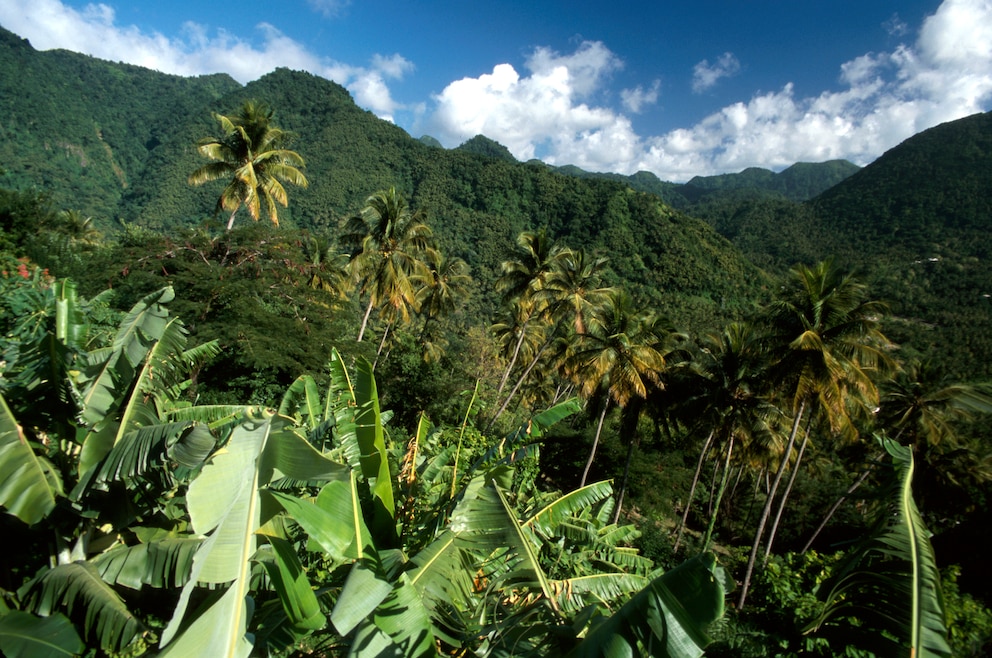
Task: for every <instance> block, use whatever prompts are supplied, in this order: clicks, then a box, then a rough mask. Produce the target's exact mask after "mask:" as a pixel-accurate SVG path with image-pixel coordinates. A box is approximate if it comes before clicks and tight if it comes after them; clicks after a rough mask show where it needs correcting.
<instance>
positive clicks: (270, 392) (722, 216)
mask: <svg viewBox="0 0 992 658" xmlns="http://www.w3.org/2000/svg"><path fill="white" fill-rule="evenodd" d="M0 72H2V73H3V75H2V77H0V108H2V109H3V113H2V114H0V153H2V154H3V157H4V160H3V161H0V265H2V267H0V270H2V271H0V293H2V294H0V473H2V474H5V475H4V478H3V482H2V485H0V530H2V531H3V533H4V536H5V537H7V538H8V539H9V541H8V543H9V545H10V546H11V550H9V551H7V552H6V553H5V554H4V557H3V559H2V560H0V593H2V594H3V596H4V605H3V606H0V608H2V609H0V654H4V655H28V653H29V652H30V651H31V649H34V648H37V647H35V646H29V645H40V644H43V643H44V641H48V640H49V639H50V638H49V636H48V635H45V636H44V638H43V641H36V640H37V638H36V637H35V635H36V633H35V631H36V630H37V631H38V633H41V631H42V630H44V631H45V632H46V633H52V634H54V633H56V632H57V635H58V637H56V638H54V639H53V640H52V642H53V645H52V646H48V647H44V650H46V651H48V652H49V653H52V652H55V653H58V655H87V656H88V655H94V656H95V655H113V656H124V655H129V656H141V655H159V654H161V655H182V656H186V655H199V653H204V652H205V653H209V654H210V655H211V656H213V655H216V654H217V653H218V652H219V651H220V652H223V651H222V650H221V649H219V648H217V649H215V648H214V645H215V644H216V645H219V644H220V642H221V640H219V639H218V638H223V642H224V643H225V645H226V646H227V647H228V648H229V649H230V650H233V651H234V652H236V653H238V655H244V656H247V655H249V653H250V654H251V655H255V654H258V655H262V654H265V655H273V656H297V655H322V656H343V655H345V654H347V655H363V656H364V655H373V654H374V655H382V656H385V655H390V656H408V655H415V656H425V657H427V656H435V655H440V654H444V655H469V654H471V655H479V656H509V655H514V656H525V655H533V656H541V657H542V658H543V657H545V656H562V658H564V657H565V656H576V655H581V656H587V655H588V656H600V655H606V654H608V653H610V652H611V651H613V652H620V653H621V654H623V655H629V656H634V655H648V654H650V653H652V652H663V653H665V655H673V656H692V657H693V658H698V656H700V655H702V652H703V651H704V650H705V652H706V655H709V656H717V657H719V656H735V657H736V656H754V657H755V658H757V657H766V656H772V655H774V656H798V655H803V656H807V655H809V656H824V657H825V656H839V655H848V656H855V655H856V656H865V657H866V658H869V657H871V656H874V655H879V656H883V655H895V654H897V653H898V654H900V655H910V654H911V653H912V652H913V651H916V649H917V639H918V635H919V633H917V632H916V631H917V630H918V628H915V627H918V626H920V625H922V624H927V627H926V629H925V630H926V631H927V632H926V641H927V642H929V643H930V646H931V647H936V649H934V650H933V651H929V649H928V650H927V651H929V653H928V652H927V651H922V650H921V651H920V652H919V654H918V655H924V653H926V654H927V655H939V656H947V655H954V656H976V657H977V656H982V655H989V648H990V646H992V610H989V609H987V608H986V607H984V605H987V604H989V603H992V600H990V598H989V597H990V594H989V593H990V592H992V585H990V583H992V574H990V573H989V570H988V567H987V565H985V564H984V562H983V561H982V556H981V554H980V552H976V551H974V550H973V546H974V545H976V542H980V539H981V538H984V535H985V534H987V527H988V522H989V519H988V516H989V514H988V512H987V509H988V501H989V500H990V496H992V467H990V465H992V450H990V448H989V444H988V441H987V439H986V437H987V436H988V431H987V426H988V424H989V420H988V419H989V418H990V417H992V384H983V383H981V381H980V380H985V379H988V378H990V377H992V366H990V363H992V331H990V327H992V310H990V308H992V305H990V300H992V297H990V295H992V271H990V268H989V261H988V258H989V256H990V254H989V253H988V252H989V249H990V248H989V247H988V241H987V239H986V235H987V233H988V230H989V228H992V227H990V226H989V222H990V217H989V211H990V209H992V208H990V206H992V189H990V186H989V181H990V180H992V177H990V174H992V164H990V163H992V122H990V116H992V115H979V116H976V117H971V118H969V119H965V120H962V121H958V122H953V123H950V124H946V125H944V126H940V127H938V128H935V129H933V130H931V131H927V132H926V133H923V134H921V135H919V136H917V137H915V138H913V139H910V140H908V141H907V142H905V143H904V144H902V145H900V146H899V147H898V148H895V149H893V150H892V151H890V152H889V153H887V154H885V155H884V156H883V157H882V158H880V159H879V160H878V161H877V162H875V163H873V164H872V165H871V166H869V167H866V168H865V169H863V170H857V168H856V167H854V166H853V165H851V164H850V163H846V162H843V161H834V162H828V163H820V164H797V165H795V166H793V167H791V168H789V169H787V170H785V171H783V172H781V173H773V172H771V171H768V170H762V169H750V170H746V171H744V172H741V173H738V174H731V175H725V176H715V177H705V178H697V179H694V181H692V182H691V183H689V184H686V185H678V184H674V183H668V182H664V181H660V180H659V179H658V178H657V177H656V176H654V175H653V174H650V173H647V172H640V173H637V174H635V175H633V176H623V175H619V174H601V173H590V172H585V171H582V170H580V169H578V168H575V167H560V168H558V167H552V166H549V165H546V164H544V163H541V162H538V161H530V162H519V161H517V160H516V159H515V158H514V157H513V156H512V154H511V153H510V152H509V151H508V150H507V149H506V148H505V147H503V146H502V145H500V144H498V143H497V142H495V141H493V140H491V139H490V138H487V137H485V136H482V135H479V136H476V137H474V138H472V139H470V140H468V141H467V142H466V143H465V144H463V145H461V146H460V147H458V148H454V149H445V148H443V147H442V146H441V145H440V144H439V143H438V142H437V141H436V140H433V139H430V138H429V137H423V138H420V139H414V138H413V137H411V136H410V135H409V134H407V133H406V132H405V131H403V130H402V129H400V128H399V127H397V126H395V125H393V124H392V123H389V122H387V121H383V120H380V119H378V118H377V117H375V116H374V115H373V114H371V113H370V112H367V111H364V110H362V109H361V108H359V107H358V106H357V105H356V104H355V103H354V101H353V99H352V98H351V96H350V95H349V93H348V92H347V90H346V89H344V88H343V87H341V86H340V85H338V84H335V83H333V82H330V81H328V80H325V79H323V78H320V77H317V76H314V75H311V74H308V73H303V72H295V71H290V70H287V69H278V70H276V71H274V72H272V73H270V74H268V75H265V76H264V77H262V78H260V79H259V80H256V81H254V82H251V83H250V84H247V85H243V86H242V85H240V84H238V83H236V82H235V81H233V80H232V79H231V78H229V77H227V76H222V75H219V76H207V77H203V78H196V79H184V78H180V77H176V76H168V75H162V74H158V73H154V72H152V71H147V70H144V69H141V68H138V67H132V66H126V65H121V64H114V63H110V62H103V61H99V60H95V59H92V58H89V57H85V56H81V55H74V54H71V53H67V52H58V51H56V52H46V53H39V52H36V51H35V50H34V49H33V48H31V46H30V44H28V43H27V42H25V41H23V40H21V39H19V38H17V37H15V36H14V35H11V34H10V33H8V32H3V31H2V30H0ZM249 101H254V102H249ZM269 109H271V110H272V112H273V113H274V114H270V113H269ZM218 119H220V120H218ZM283 130H285V131H288V138H286V139H285V140H284V139H283V137H284V135H283ZM204 139H206V141H203V140H204ZM259 145H261V146H259ZM205 156H208V157H211V158H213V160H208V157H205ZM301 159H302V161H303V162H304V163H305V164H302V163H301V162H300V160H301ZM208 163H209V164H208ZM213 167H216V168H213ZM297 167H299V168H300V169H302V171H303V173H304V174H305V176H306V179H307V181H308V183H306V184H305V181H303V180H302V178H301V176H300V172H299V171H298V170H297ZM856 170H857V171H856ZM194 171H196V172H197V173H196V175H194V176H193V177H192V178H193V182H194V183H204V184H202V185H199V184H198V185H196V186H194V185H193V184H191V182H190V178H191V176H190V175H191V173H192V172H194ZM232 172H233V173H232ZM211 174H219V175H218V176H216V177H215V176H212V175H211ZM285 174H289V175H290V182H292V184H289V183H288V182H287V184H286V191H287V193H288V207H285V208H283V207H281V206H280V207H279V209H278V210H279V222H278V223H276V222H270V221H268V218H267V216H266V213H265V212H262V213H261V218H260V221H257V222H253V221H252V220H251V217H250V215H249V210H248V209H247V208H246V207H250V208H252V209H254V206H252V205H251V203H252V202H254V201H257V200H258V199H259V198H263V199H264V198H267V197H270V196H278V195H279V191H280V188H279V184H278V183H274V182H273V181H275V180H277V179H280V178H283V179H285V178H286V177H285V176H283V175H285ZM218 178H219V179H218ZM228 184H230V187H225V186H227V185H228ZM222 190H223V191H224V192H223V196H221V195H222ZM219 197H220V198H222V199H223V200H225V201H228V200H230V201H232V203H230V204H225V208H226V209H225V211H224V213H223V215H222V216H215V215H214V208H215V207H216V206H217V200H218V198H219ZM810 197H813V198H810ZM232 209H233V210H234V212H233V214H232V212H231V211H232ZM229 218H230V219H231V222H232V224H231V225H230V226H226V224H227V221H228V219H229ZM852 270H853V272H852ZM928 360H929V361H930V363H926V361H928ZM845 501H847V502H846V503H845ZM821 519H822V523H821ZM818 524H819V527H817V525H818ZM821 531H822V532H821ZM931 535H933V536H934V537H935V538H937V541H935V542H933V544H931V542H930V540H929V537H930V536H931ZM962 537H964V538H966V539H960V538H962ZM967 538H970V539H967ZM938 542H939V543H940V548H939V550H938V552H937V553H936V554H935V553H934V545H938ZM762 549H763V550H764V552H765V555H764V556H763V557H761V556H759V553H760V552H761V551H762ZM807 549H809V550H807ZM215 551H216V552H215ZM235 553H236V554H235ZM232 555H233V556H234V557H233V558H232ZM680 565H681V566H680ZM263 570H264V571H263ZM659 574H662V575H661V576H660V578H661V579H662V580H653V579H655V578H657V577H658V576H659ZM958 574H960V581H958V580H957V578H958ZM921 575H922V576H923V578H922V579H921V577H920V576H921ZM879 576H881V577H879ZM941 579H943V581H944V584H943V585H941ZM834 581H838V582H843V583H847V584H845V585H844V586H843V587H844V588H843V589H834V588H832V587H831V586H830V585H829V584H828V583H831V582H834ZM921 582H922V583H924V584H922V585H921ZM821 585H823V586H821ZM913 587H918V588H919V589H918V591H916V595H915V596H913V597H908V596H907V595H906V592H907V591H909V589H910V588H913ZM838 592H839V594H838ZM730 596H733V597H734V598H735V599H736V601H737V603H736V605H733V606H731V605H730V598H729V597H730ZM748 597H749V598H748ZM972 597H974V598H972ZM880 603H881V604H884V612H885V614H879V615H874V614H871V612H870V610H869V609H870V608H871V606H876V605H878V604H880ZM745 604H746V605H745ZM920 605H922V606H923V607H924V608H925V609H924V613H923V614H922V616H917V617H915V618H914V617H912V615H913V614H914V613H916V612H919V611H920V610H921V608H920ZM865 606H867V607H865ZM187 607H188V609H187ZM673 610H674V613H673ZM865 610H869V611H868V612H865ZM170 620H172V621H171V622H170ZM715 620H720V621H719V623H716V624H713V623H712V622H714V621H715ZM828 620H829V621H828ZM815 626H822V628H818V629H813V627H815ZM39 629H40V630H39ZM811 629H813V630H811ZM707 634H711V635H712V638H711V637H707ZM669 642H671V643H672V644H671V645H670V646H669V645H668V643H669ZM675 644H679V646H678V647H676V646H675ZM697 645H698V646H697ZM25 646H29V648H27V649H23V647H25ZM666 646H667V648H666ZM878 646H881V648H875V647H878ZM920 646H921V647H922V646H923V645H920ZM205 647H208V648H205ZM869 649H871V650H874V651H876V652H877V653H871V652H870V651H869ZM604 651H605V653H604ZM32 655H33V654H32ZM611 655H612V654H611ZM618 655H619V654H618Z"/></svg>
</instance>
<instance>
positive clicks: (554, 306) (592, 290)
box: [487, 249, 609, 429]
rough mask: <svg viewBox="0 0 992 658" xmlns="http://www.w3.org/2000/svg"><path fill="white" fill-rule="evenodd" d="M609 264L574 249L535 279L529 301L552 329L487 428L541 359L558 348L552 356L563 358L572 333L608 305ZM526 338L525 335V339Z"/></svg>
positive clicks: (552, 260)
mask: <svg viewBox="0 0 992 658" xmlns="http://www.w3.org/2000/svg"><path fill="white" fill-rule="evenodd" d="M605 264H606V260H605V259H597V260H595V261H591V262H590V261H589V260H587V258H586V256H585V253H584V252H583V251H582V250H579V251H573V250H571V249H563V250H561V251H560V252H558V253H557V254H556V255H555V257H554V258H553V259H551V260H549V261H548V262H547V269H546V270H545V271H544V272H543V273H542V275H541V276H539V277H538V278H536V279H535V280H536V281H537V283H536V284H533V285H532V287H531V288H530V290H531V292H530V293H529V298H530V300H531V301H533V303H534V309H535V312H536V313H540V317H542V318H543V319H546V320H547V321H549V322H551V330H550V331H548V332H547V333H546V334H545V339H544V343H543V344H542V345H541V347H540V348H539V349H538V350H537V351H536V352H535V354H534V357H533V358H532V359H531V361H530V363H529V364H528V365H527V367H526V368H525V369H524V371H523V373H521V375H520V377H518V378H517V383H516V384H515V385H514V386H513V389H512V390H511V391H510V393H509V394H508V395H507V396H506V398H504V400H503V404H502V405H501V406H500V408H499V410H497V412H496V414H495V415H494V416H493V417H492V419H491V420H490V421H489V425H488V426H487V429H488V427H492V424H493V423H494V422H495V421H496V419H497V418H499V416H500V415H501V414H502V413H503V412H504V411H505V410H506V408H507V407H508V406H509V404H510V401H511V400H512V399H513V397H514V396H515V395H516V394H517V391H518V390H520V387H521V386H523V384H524V382H525V381H526V380H527V377H528V376H529V375H530V373H531V372H532V371H533V370H534V368H535V367H536V366H537V365H538V362H539V361H540V359H541V358H542V357H544V356H545V355H546V354H548V353H549V352H548V350H549V349H550V348H552V347H553V346H556V345H557V346H559V347H560V348H561V349H558V350H552V351H551V352H550V354H553V355H557V356H558V357H563V356H564V354H565V351H566V349H565V348H566V347H567V345H568V342H569V340H570V339H569V334H570V333H578V332H577V331H576V329H575V328H581V329H582V330H583V331H585V321H584V319H583V318H584V317H585V316H586V315H589V314H592V315H595V313H596V312H597V311H598V309H599V308H600V307H603V306H605V305H608V300H607V297H608V294H607V293H608V291H609V289H607V288H603V287H601V286H600V278H599V276H600V272H601V271H602V269H603V268H604V267H605ZM573 327H574V328H573ZM523 337H524V336H523V334H521V340H522V339H523ZM560 362H561V359H560V358H556V359H555V367H557V365H559V364H560ZM511 367H512V364H511ZM507 372H509V369H508V370H507Z"/></svg>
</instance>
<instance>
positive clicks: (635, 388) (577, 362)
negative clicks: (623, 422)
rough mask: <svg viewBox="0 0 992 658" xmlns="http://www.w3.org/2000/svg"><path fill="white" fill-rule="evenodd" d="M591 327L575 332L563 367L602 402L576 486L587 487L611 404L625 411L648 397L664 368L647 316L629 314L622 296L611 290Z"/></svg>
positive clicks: (588, 394) (627, 301)
mask: <svg viewBox="0 0 992 658" xmlns="http://www.w3.org/2000/svg"><path fill="white" fill-rule="evenodd" d="M589 324H590V331H589V332H587V333H577V334H576V337H575V342H574V346H573V348H572V350H571V353H570V354H569V356H568V357H567V361H566V366H565V368H566V372H568V373H569V375H570V376H571V377H572V378H573V379H574V380H575V382H576V383H577V384H578V385H579V386H580V387H581V391H582V394H583V396H584V397H586V398H587V399H588V398H591V397H593V396H594V395H597V394H602V395H604V396H605V397H606V400H605V402H604V403H603V405H602V409H601V411H600V414H599V421H598V423H597V426H596V435H595V438H594V439H593V443H592V448H591V449H590V451H589V457H588V458H587V460H586V465H585V468H584V469H583V471H582V482H581V484H580V485H579V486H585V484H586V479H587V478H588V476H589V469H590V468H591V467H592V463H593V460H594V459H595V456H596V450H597V448H598V446H599V440H600V437H601V435H602V431H603V421H604V420H605V418H606V414H607V412H608V411H609V409H610V407H611V404H615V405H617V406H618V407H620V408H621V409H625V408H626V407H627V405H628V404H629V403H630V401H631V399H632V398H635V397H636V398H641V399H643V398H646V397H647V394H648V388H649V387H650V386H652V385H653V386H660V384H661V379H660V375H661V372H662V370H663V369H664V367H665V357H664V355H663V354H662V353H661V352H660V351H658V349H657V344H658V336H656V335H655V334H654V332H653V326H652V323H651V322H650V319H649V317H648V316H647V315H646V314H637V313H635V312H634V311H633V308H632V303H631V300H630V297H629V296H628V295H627V294H626V292H624V291H622V290H612V291H611V292H610V293H609V294H608V295H607V305H606V306H605V308H604V309H603V312H602V313H601V315H600V317H599V318H598V320H597V321H594V322H590V323H589ZM631 440H633V437H631Z"/></svg>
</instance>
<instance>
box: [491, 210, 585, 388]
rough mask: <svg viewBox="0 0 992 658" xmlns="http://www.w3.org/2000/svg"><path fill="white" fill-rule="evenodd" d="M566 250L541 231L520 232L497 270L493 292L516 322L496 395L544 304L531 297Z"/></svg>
mask: <svg viewBox="0 0 992 658" xmlns="http://www.w3.org/2000/svg"><path fill="white" fill-rule="evenodd" d="M568 251H569V250H568V249H567V248H566V247H563V246H561V245H559V244H557V243H555V242H552V240H551V239H550V238H548V235H547V232H546V231H545V230H544V229H543V228H542V229H540V230H537V231H524V232H522V233H521V234H520V235H518V236H517V249H516V253H515V254H514V258H511V259H510V260H506V261H504V262H503V264H502V266H501V273H500V277H499V278H498V279H497V280H496V290H497V291H499V292H501V293H502V296H503V305H504V306H511V307H515V308H516V309H517V313H516V314H515V315H516V316H517V317H518V318H519V319H520V321H519V322H518V323H516V324H517V326H518V327H519V329H518V330H516V331H515V335H516V337H517V340H516V343H514V347H513V351H512V352H511V355H510V358H509V361H508V363H507V366H506V370H505V371H504V372H503V377H502V378H501V379H500V383H499V388H497V390H496V393H497V395H498V394H499V393H502V392H503V387H504V386H506V382H507V379H508V378H509V376H510V373H511V372H512V371H513V368H514V366H515V365H516V364H517V359H518V358H519V356H520V349H521V347H522V346H523V343H524V340H525V338H526V337H527V336H528V335H533V334H534V332H533V331H531V332H528V325H529V324H530V322H531V320H532V319H534V318H535V317H539V316H540V314H541V312H542V311H543V310H544V304H543V303H539V302H538V301H537V300H535V293H536V292H537V291H538V290H540V289H541V288H543V287H544V281H545V279H546V278H547V277H548V275H549V274H550V273H551V271H552V270H553V269H554V268H555V267H556V265H557V264H558V263H559V262H560V261H561V260H562V258H564V257H565V255H566V254H567V253H568Z"/></svg>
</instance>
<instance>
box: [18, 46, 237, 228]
mask: <svg viewBox="0 0 992 658" xmlns="http://www.w3.org/2000/svg"><path fill="white" fill-rule="evenodd" d="M0 80H2V82H0V117H2V119H0V158H2V160H0V161H2V162H3V167H4V170H5V171H6V177H5V178H4V179H2V181H0V182H2V184H3V185H4V186H9V187H21V188H24V187H31V186H34V187H37V188H39V189H42V190H45V191H46V193H48V194H49V195H50V196H51V197H52V199H53V201H54V202H55V203H56V205H58V206H60V207H64V208H69V207H71V208H76V209H79V210H82V211H83V212H84V213H85V214H86V215H92V216H95V217H98V218H101V219H104V220H106V221H107V222H109V221H110V220H112V219H113V218H115V217H116V215H117V209H118V207H119V205H120V204H121V203H122V200H123V198H124V196H125V195H127V194H128V193H129V192H130V191H131V190H132V189H133V187H134V185H135V184H138V183H140V182H141V181H142V180H143V178H144V177H146V176H154V175H155V172H154V170H150V169H149V165H151V164H152V163H154V158H153V157H152V156H153V154H154V153H155V151H156V149H157V148H158V147H159V146H160V145H161V144H162V143H163V142H164V141H168V140H169V139H170V138H171V136H172V135H174V134H175V133H176V132H177V131H178V130H180V129H181V127H182V125H183V123H185V122H186V121H187V120H188V119H189V117H191V116H199V115H204V114H206V113H207V108H208V106H209V105H210V104H211V103H214V102H216V101H217V100H218V99H220V98H221V97H223V96H225V95H227V94H229V93H231V92H233V91H234V90H236V89H238V88H239V87H240V85H239V84H238V83H237V82H235V81H234V79H232V78H231V77H229V76H227V75H212V76H203V77H198V78H182V77H179V76H171V75H166V74H163V73H157V72H154V71H150V70H148V69H143V68H140V67H137V66H130V65H127V64H114V63H111V62H104V61H100V60H97V59H93V58H91V57H86V56H84V55H78V54H76V53H70V52H67V51H61V50H54V51H46V52H37V51H35V50H34V49H33V48H32V47H31V45H30V44H29V43H28V42H27V41H26V40H24V39H20V38H19V37H17V36H16V35H14V34H12V33H10V32H8V31H6V30H3V29H0ZM206 116H208V117H209V114H206Z"/></svg>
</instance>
